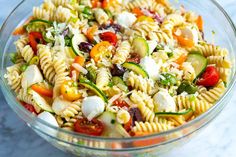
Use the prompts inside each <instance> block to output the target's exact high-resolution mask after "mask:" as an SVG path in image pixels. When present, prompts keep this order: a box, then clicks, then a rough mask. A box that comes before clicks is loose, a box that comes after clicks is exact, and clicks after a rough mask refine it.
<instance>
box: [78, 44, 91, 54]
mask: <svg viewBox="0 0 236 157" xmlns="http://www.w3.org/2000/svg"><path fill="white" fill-rule="evenodd" d="M92 48H93V45H92V44H90V43H88V42H81V43H80V44H79V50H80V51H83V52H85V53H89V52H90V51H91V50H92Z"/></svg>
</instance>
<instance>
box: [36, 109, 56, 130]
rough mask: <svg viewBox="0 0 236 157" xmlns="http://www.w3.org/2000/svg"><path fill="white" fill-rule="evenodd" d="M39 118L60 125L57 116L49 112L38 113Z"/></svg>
mask: <svg viewBox="0 0 236 157" xmlns="http://www.w3.org/2000/svg"><path fill="white" fill-rule="evenodd" d="M38 118H40V119H42V120H44V121H46V122H48V123H49V124H51V125H53V126H57V127H59V125H58V123H57V120H56V118H55V117H54V116H53V115H52V114H51V113H49V112H46V111H44V112H42V113H40V114H39V115H38Z"/></svg>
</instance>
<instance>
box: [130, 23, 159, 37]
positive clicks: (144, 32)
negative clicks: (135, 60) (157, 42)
mask: <svg viewBox="0 0 236 157" xmlns="http://www.w3.org/2000/svg"><path fill="white" fill-rule="evenodd" d="M132 29H133V32H132V33H133V36H141V37H143V38H146V37H147V36H148V34H149V33H150V32H153V31H158V30H159V26H158V23H156V22H146V21H144V22H138V23H136V24H134V25H133V27H132Z"/></svg>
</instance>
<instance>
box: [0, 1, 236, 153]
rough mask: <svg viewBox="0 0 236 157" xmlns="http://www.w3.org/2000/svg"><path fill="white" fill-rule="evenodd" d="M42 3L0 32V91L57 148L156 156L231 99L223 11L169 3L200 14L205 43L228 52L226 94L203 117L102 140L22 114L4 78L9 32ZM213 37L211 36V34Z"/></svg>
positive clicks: (20, 11)
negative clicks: (165, 128)
mask: <svg viewBox="0 0 236 157" xmlns="http://www.w3.org/2000/svg"><path fill="white" fill-rule="evenodd" d="M41 3H42V0H37V1H35V0H24V1H22V2H21V3H20V4H19V5H18V6H17V7H16V8H15V9H14V10H13V11H12V12H11V14H10V16H9V17H8V18H7V20H6V21H5V23H4V24H3V26H2V28H1V30H0V52H2V53H1V54H0V55H1V61H0V62H1V74H0V75H1V89H2V91H3V94H4V96H5V99H6V101H7V103H8V104H9V105H10V107H11V108H12V109H13V110H14V111H15V112H16V113H17V114H18V116H19V117H20V118H22V119H23V120H24V121H25V122H26V123H27V124H28V126H29V127H31V128H32V129H33V130H34V131H35V132H36V133H37V134H39V135H40V136H41V137H43V138H44V139H45V140H47V141H48V142H49V143H51V144H52V145H54V146H56V147H57V148H59V149H61V150H63V151H67V152H70V153H73V154H75V155H78V156H127V157H128V156H156V155H160V154H162V153H165V152H168V151H169V150H171V149H173V148H176V147H179V146H181V145H183V144H184V143H186V142H188V141H189V140H190V139H191V137H192V136H193V135H196V134H197V133H198V132H199V131H200V130H202V129H203V128H204V127H205V126H206V125H208V124H209V123H210V122H211V121H212V120H213V119H214V118H215V117H216V116H217V115H218V114H219V113H220V111H221V110H222V109H223V108H224V107H225V105H226V104H227V103H228V101H229V99H230V98H231V94H232V89H233V86H234V84H235V77H236V76H235V67H236V66H235V52H236V44H235V43H236V29H235V26H234V25H233V23H232V21H231V19H230V18H229V16H228V15H227V14H226V12H225V11H224V10H223V8H222V7H221V6H220V5H219V4H218V3H217V2H216V1H214V0H204V1H203V0H200V1H193V0H182V1H181V0H180V2H179V3H177V2H176V1H175V0H172V3H173V4H174V6H176V7H180V5H181V4H183V5H184V6H185V8H186V9H188V10H192V11H195V12H197V13H198V14H201V15H202V16H203V18H204V21H205V24H204V29H205V38H206V39H207V40H208V41H209V42H213V41H214V44H216V45H220V46H222V47H225V48H227V49H228V50H229V52H230V54H229V55H230V56H229V57H230V59H231V61H232V72H231V76H230V80H231V81H230V82H229V84H228V88H227V91H226V93H225V94H224V95H223V96H222V97H221V99H220V100H219V101H218V102H217V103H216V105H214V106H213V107H212V108H211V109H209V110H208V111H207V112H206V113H204V114H202V115H200V116H199V117H197V118H196V119H194V120H192V121H190V122H188V123H187V124H184V125H182V126H180V127H177V128H175V129H172V130H169V131H167V132H163V133H159V134H153V135H149V136H144V137H132V138H125V139H121V138H104V137H91V136H87V135H82V134H78V133H75V132H71V131H67V130H62V129H60V128H57V127H54V126H52V125H50V124H48V123H47V122H45V121H42V120H40V119H38V118H37V117H35V116H34V115H32V114H31V113H29V112H28V111H26V110H25V109H24V108H23V107H22V105H20V104H19V102H18V101H17V100H16V98H15V94H14V93H13V92H12V91H11V90H10V88H9V86H8V85H7V81H6V79H5V78H4V74H5V72H6V67H7V66H8V65H10V60H9V52H14V51H15V47H14V44H13V43H14V41H15V40H16V39H17V37H15V36H12V35H11V34H12V32H13V30H14V29H15V28H16V27H17V26H19V25H21V24H22V23H23V22H24V21H25V20H26V19H27V18H28V17H29V16H30V15H31V14H32V7H33V6H39V5H40V4H41ZM213 31H214V32H215V34H216V35H214V36H213V35H212V32H213Z"/></svg>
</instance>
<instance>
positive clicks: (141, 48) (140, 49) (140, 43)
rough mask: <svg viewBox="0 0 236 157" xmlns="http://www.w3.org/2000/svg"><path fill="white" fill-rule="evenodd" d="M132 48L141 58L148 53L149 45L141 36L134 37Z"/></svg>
mask: <svg viewBox="0 0 236 157" xmlns="http://www.w3.org/2000/svg"><path fill="white" fill-rule="evenodd" d="M132 45H133V49H134V52H135V53H137V54H138V55H139V56H140V57H141V58H143V57H145V56H148V55H149V45H148V42H147V40H145V39H144V38H142V37H136V38H134V40H133V44H132Z"/></svg>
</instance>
